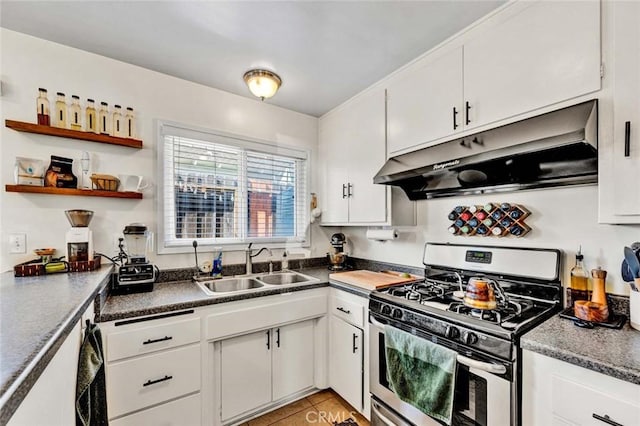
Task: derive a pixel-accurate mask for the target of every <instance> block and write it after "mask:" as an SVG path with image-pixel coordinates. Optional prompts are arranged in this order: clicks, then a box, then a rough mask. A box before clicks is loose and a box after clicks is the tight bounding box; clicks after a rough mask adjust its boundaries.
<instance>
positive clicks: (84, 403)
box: [76, 320, 109, 426]
mask: <svg viewBox="0 0 640 426" xmlns="http://www.w3.org/2000/svg"><path fill="white" fill-rule="evenodd" d="M108 424H109V421H108V420H107V389H106V387H105V378H104V357H103V353H102V335H101V333H100V329H99V328H98V325H97V324H91V323H90V321H88V320H87V328H86V330H85V333H84V339H83V341H82V346H81V347H80V357H79V359H78V379H77V382H76V426H103V425H108Z"/></svg>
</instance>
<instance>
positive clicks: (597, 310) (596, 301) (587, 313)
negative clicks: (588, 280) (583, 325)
mask: <svg viewBox="0 0 640 426" xmlns="http://www.w3.org/2000/svg"><path fill="white" fill-rule="evenodd" d="M591 277H592V278H593V293H592V294H591V301H586V300H577V301H576V302H575V304H574V313H575V316H576V317H578V318H580V319H583V320H587V321H591V322H606V321H607V320H608V319H609V307H608V306H607V293H606V290H605V279H606V278H607V271H603V270H602V269H601V268H600V267H598V269H592V270H591Z"/></svg>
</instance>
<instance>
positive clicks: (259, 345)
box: [220, 330, 271, 420]
mask: <svg viewBox="0 0 640 426" xmlns="http://www.w3.org/2000/svg"><path fill="white" fill-rule="evenodd" d="M270 333H271V330H267V331H258V332H256V333H251V334H247V335H244V336H239V337H234V338H232V339H226V340H223V341H222V342H221V356H220V361H221V368H220V371H221V373H220V374H221V375H220V387H221V392H220V393H221V397H222V398H221V399H222V401H221V406H222V413H221V414H222V420H226V419H230V418H232V417H235V416H237V415H239V414H242V413H245V412H247V411H249V410H251V409H253V408H256V407H260V406H262V405H265V404H267V403H269V402H271V350H270V348H269V347H268V346H267V343H268V341H269V340H270V339H271V336H270Z"/></svg>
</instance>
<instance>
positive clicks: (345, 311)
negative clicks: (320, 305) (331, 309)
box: [336, 306, 351, 315]
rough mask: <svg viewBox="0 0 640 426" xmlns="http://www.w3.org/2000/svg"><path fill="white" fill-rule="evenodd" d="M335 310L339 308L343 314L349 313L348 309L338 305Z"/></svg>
mask: <svg viewBox="0 0 640 426" xmlns="http://www.w3.org/2000/svg"><path fill="white" fill-rule="evenodd" d="M336 309H337V310H339V311H340V312H344V313H345V314H347V315H349V314H350V313H351V311H350V310H348V309H345V308H343V307H342V306H338V307H337V308H336Z"/></svg>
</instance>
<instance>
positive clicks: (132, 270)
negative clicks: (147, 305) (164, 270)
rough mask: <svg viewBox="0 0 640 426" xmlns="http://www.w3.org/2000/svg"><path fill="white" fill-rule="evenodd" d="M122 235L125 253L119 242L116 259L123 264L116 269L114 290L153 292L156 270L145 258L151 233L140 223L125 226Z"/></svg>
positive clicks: (149, 244) (156, 275)
mask: <svg viewBox="0 0 640 426" xmlns="http://www.w3.org/2000/svg"><path fill="white" fill-rule="evenodd" d="M122 233H123V234H124V242H125V246H126V251H125V250H124V248H123V246H122V242H121V244H120V254H119V255H118V258H119V259H120V261H121V262H122V263H123V264H122V265H121V266H120V268H118V279H117V280H116V282H115V283H114V290H116V291H123V292H138V291H151V290H153V283H154V282H155V281H156V278H157V277H158V269H157V268H156V267H155V266H154V265H153V264H151V263H150V262H149V259H148V257H147V252H148V250H149V248H150V246H151V232H150V231H149V230H148V229H147V227H146V226H145V225H143V224H141V223H132V224H130V225H127V226H125V228H124V231H123V232H122Z"/></svg>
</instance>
